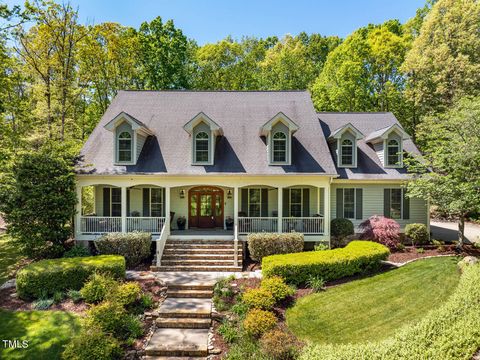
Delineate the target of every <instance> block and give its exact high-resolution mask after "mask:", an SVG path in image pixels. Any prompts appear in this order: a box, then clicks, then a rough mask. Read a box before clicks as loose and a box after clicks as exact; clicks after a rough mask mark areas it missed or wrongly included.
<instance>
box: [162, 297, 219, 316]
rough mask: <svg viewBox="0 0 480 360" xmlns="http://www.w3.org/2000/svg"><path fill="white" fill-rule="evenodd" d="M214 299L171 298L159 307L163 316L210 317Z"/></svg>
mask: <svg viewBox="0 0 480 360" xmlns="http://www.w3.org/2000/svg"><path fill="white" fill-rule="evenodd" d="M211 313H212V300H210V299H181V298H169V297H167V298H166V299H165V301H164V302H163V303H162V304H161V305H160V307H159V308H158V317H161V318H210V315H211Z"/></svg>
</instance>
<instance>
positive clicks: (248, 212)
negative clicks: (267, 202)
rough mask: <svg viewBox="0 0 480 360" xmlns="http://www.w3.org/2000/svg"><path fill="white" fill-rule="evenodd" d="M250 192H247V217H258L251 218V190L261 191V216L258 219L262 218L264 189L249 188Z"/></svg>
mask: <svg viewBox="0 0 480 360" xmlns="http://www.w3.org/2000/svg"><path fill="white" fill-rule="evenodd" d="M247 189H248V191H247V217H256V216H250V190H259V191H260V204H259V205H260V213H259V216H258V217H262V203H263V201H262V200H263V199H262V188H258V187H250V188H247Z"/></svg>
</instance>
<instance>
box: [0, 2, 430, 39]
mask: <svg viewBox="0 0 480 360" xmlns="http://www.w3.org/2000/svg"><path fill="white" fill-rule="evenodd" d="M0 2H6V3H7V4H8V5H12V4H22V3H23V1H19V0H6V1H5V0H0ZM70 2H71V3H72V4H73V5H74V6H75V7H78V9H79V14H80V21H81V23H83V24H98V23H102V22H107V21H108V22H118V23H120V24H122V25H128V26H132V27H135V28H138V27H139V26H140V24H141V23H142V22H144V21H151V20H152V19H153V18H155V17H156V16H161V17H162V19H163V20H164V21H166V20H167V19H173V21H174V23H175V25H176V27H178V28H180V29H182V31H183V32H184V34H185V35H186V36H187V37H189V38H191V39H194V40H196V41H197V43H198V44H200V45H203V44H205V43H211V42H217V41H219V40H221V39H223V38H225V37H226V36H228V35H231V36H232V37H233V38H234V39H240V38H241V37H242V36H256V37H267V36H272V35H276V36H279V37H282V36H283V35H285V34H292V35H296V34H298V33H299V32H302V31H305V32H307V33H314V32H315V33H320V34H322V35H327V36H328V35H338V36H340V37H342V38H344V37H346V36H347V35H348V34H350V33H351V32H352V31H354V30H355V29H357V28H359V27H362V26H365V25H367V24H369V23H374V24H378V23H382V22H384V21H386V20H389V19H399V20H400V21H401V22H405V21H406V20H408V19H409V18H411V17H413V16H414V15H415V11H416V9H417V8H419V7H422V6H423V5H424V4H425V0H317V1H314V0H236V1H231V0H70Z"/></svg>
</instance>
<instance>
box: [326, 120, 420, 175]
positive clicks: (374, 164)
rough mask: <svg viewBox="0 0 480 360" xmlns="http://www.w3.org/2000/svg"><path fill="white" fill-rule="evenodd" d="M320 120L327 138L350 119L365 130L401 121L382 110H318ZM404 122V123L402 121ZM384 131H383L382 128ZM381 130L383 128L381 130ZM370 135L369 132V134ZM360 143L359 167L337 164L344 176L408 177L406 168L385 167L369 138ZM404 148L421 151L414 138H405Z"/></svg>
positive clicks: (370, 132) (364, 131)
mask: <svg viewBox="0 0 480 360" xmlns="http://www.w3.org/2000/svg"><path fill="white" fill-rule="evenodd" d="M317 114H318V118H319V120H320V124H321V126H322V129H323V133H324V134H325V137H326V138H328V137H329V136H330V134H331V132H332V131H334V130H336V129H338V128H339V127H341V126H343V125H345V124H348V123H351V124H352V125H353V126H355V127H356V128H357V129H358V130H360V131H361V132H362V133H364V134H366V135H367V134H372V133H376V132H378V130H381V129H385V128H388V127H390V126H392V125H393V124H398V125H400V123H399V122H398V120H397V119H396V118H395V116H394V115H393V114H392V113H390V112H382V113H328V112H320V113H317ZM400 126H401V125H400ZM381 132H382V133H383V131H381ZM379 133H380V132H379ZM369 137H370V136H369ZM357 144H358V161H357V168H352V169H350V168H337V172H338V174H339V175H340V178H341V179H355V180H369V179H378V180H381V179H383V180H396V179H399V180H403V179H407V178H408V176H407V173H406V170H405V169H392V168H387V169H385V168H384V167H383V166H382V164H381V162H380V160H379V158H378V156H377V154H376V153H375V151H374V150H373V147H372V145H370V144H368V143H367V142H366V139H362V140H359V141H358V142H357ZM403 149H404V150H405V151H406V152H409V153H412V154H417V155H420V152H419V151H418V149H417V147H416V146H415V144H414V143H413V142H412V140H404V142H403ZM330 150H331V153H332V159H334V160H335V163H336V159H335V152H334V149H333V144H330Z"/></svg>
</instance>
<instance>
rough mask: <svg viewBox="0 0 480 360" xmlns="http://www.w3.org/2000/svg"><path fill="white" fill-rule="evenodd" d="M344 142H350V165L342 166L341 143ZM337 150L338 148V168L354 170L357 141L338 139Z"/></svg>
mask: <svg viewBox="0 0 480 360" xmlns="http://www.w3.org/2000/svg"><path fill="white" fill-rule="evenodd" d="M344 140H350V141H351V142H352V160H353V162H352V164H344V163H343V162H342V143H343V141H344ZM337 148H338V152H337V153H338V167H341V168H356V167H357V140H353V141H352V140H351V139H345V138H340V139H338V141H337Z"/></svg>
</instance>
